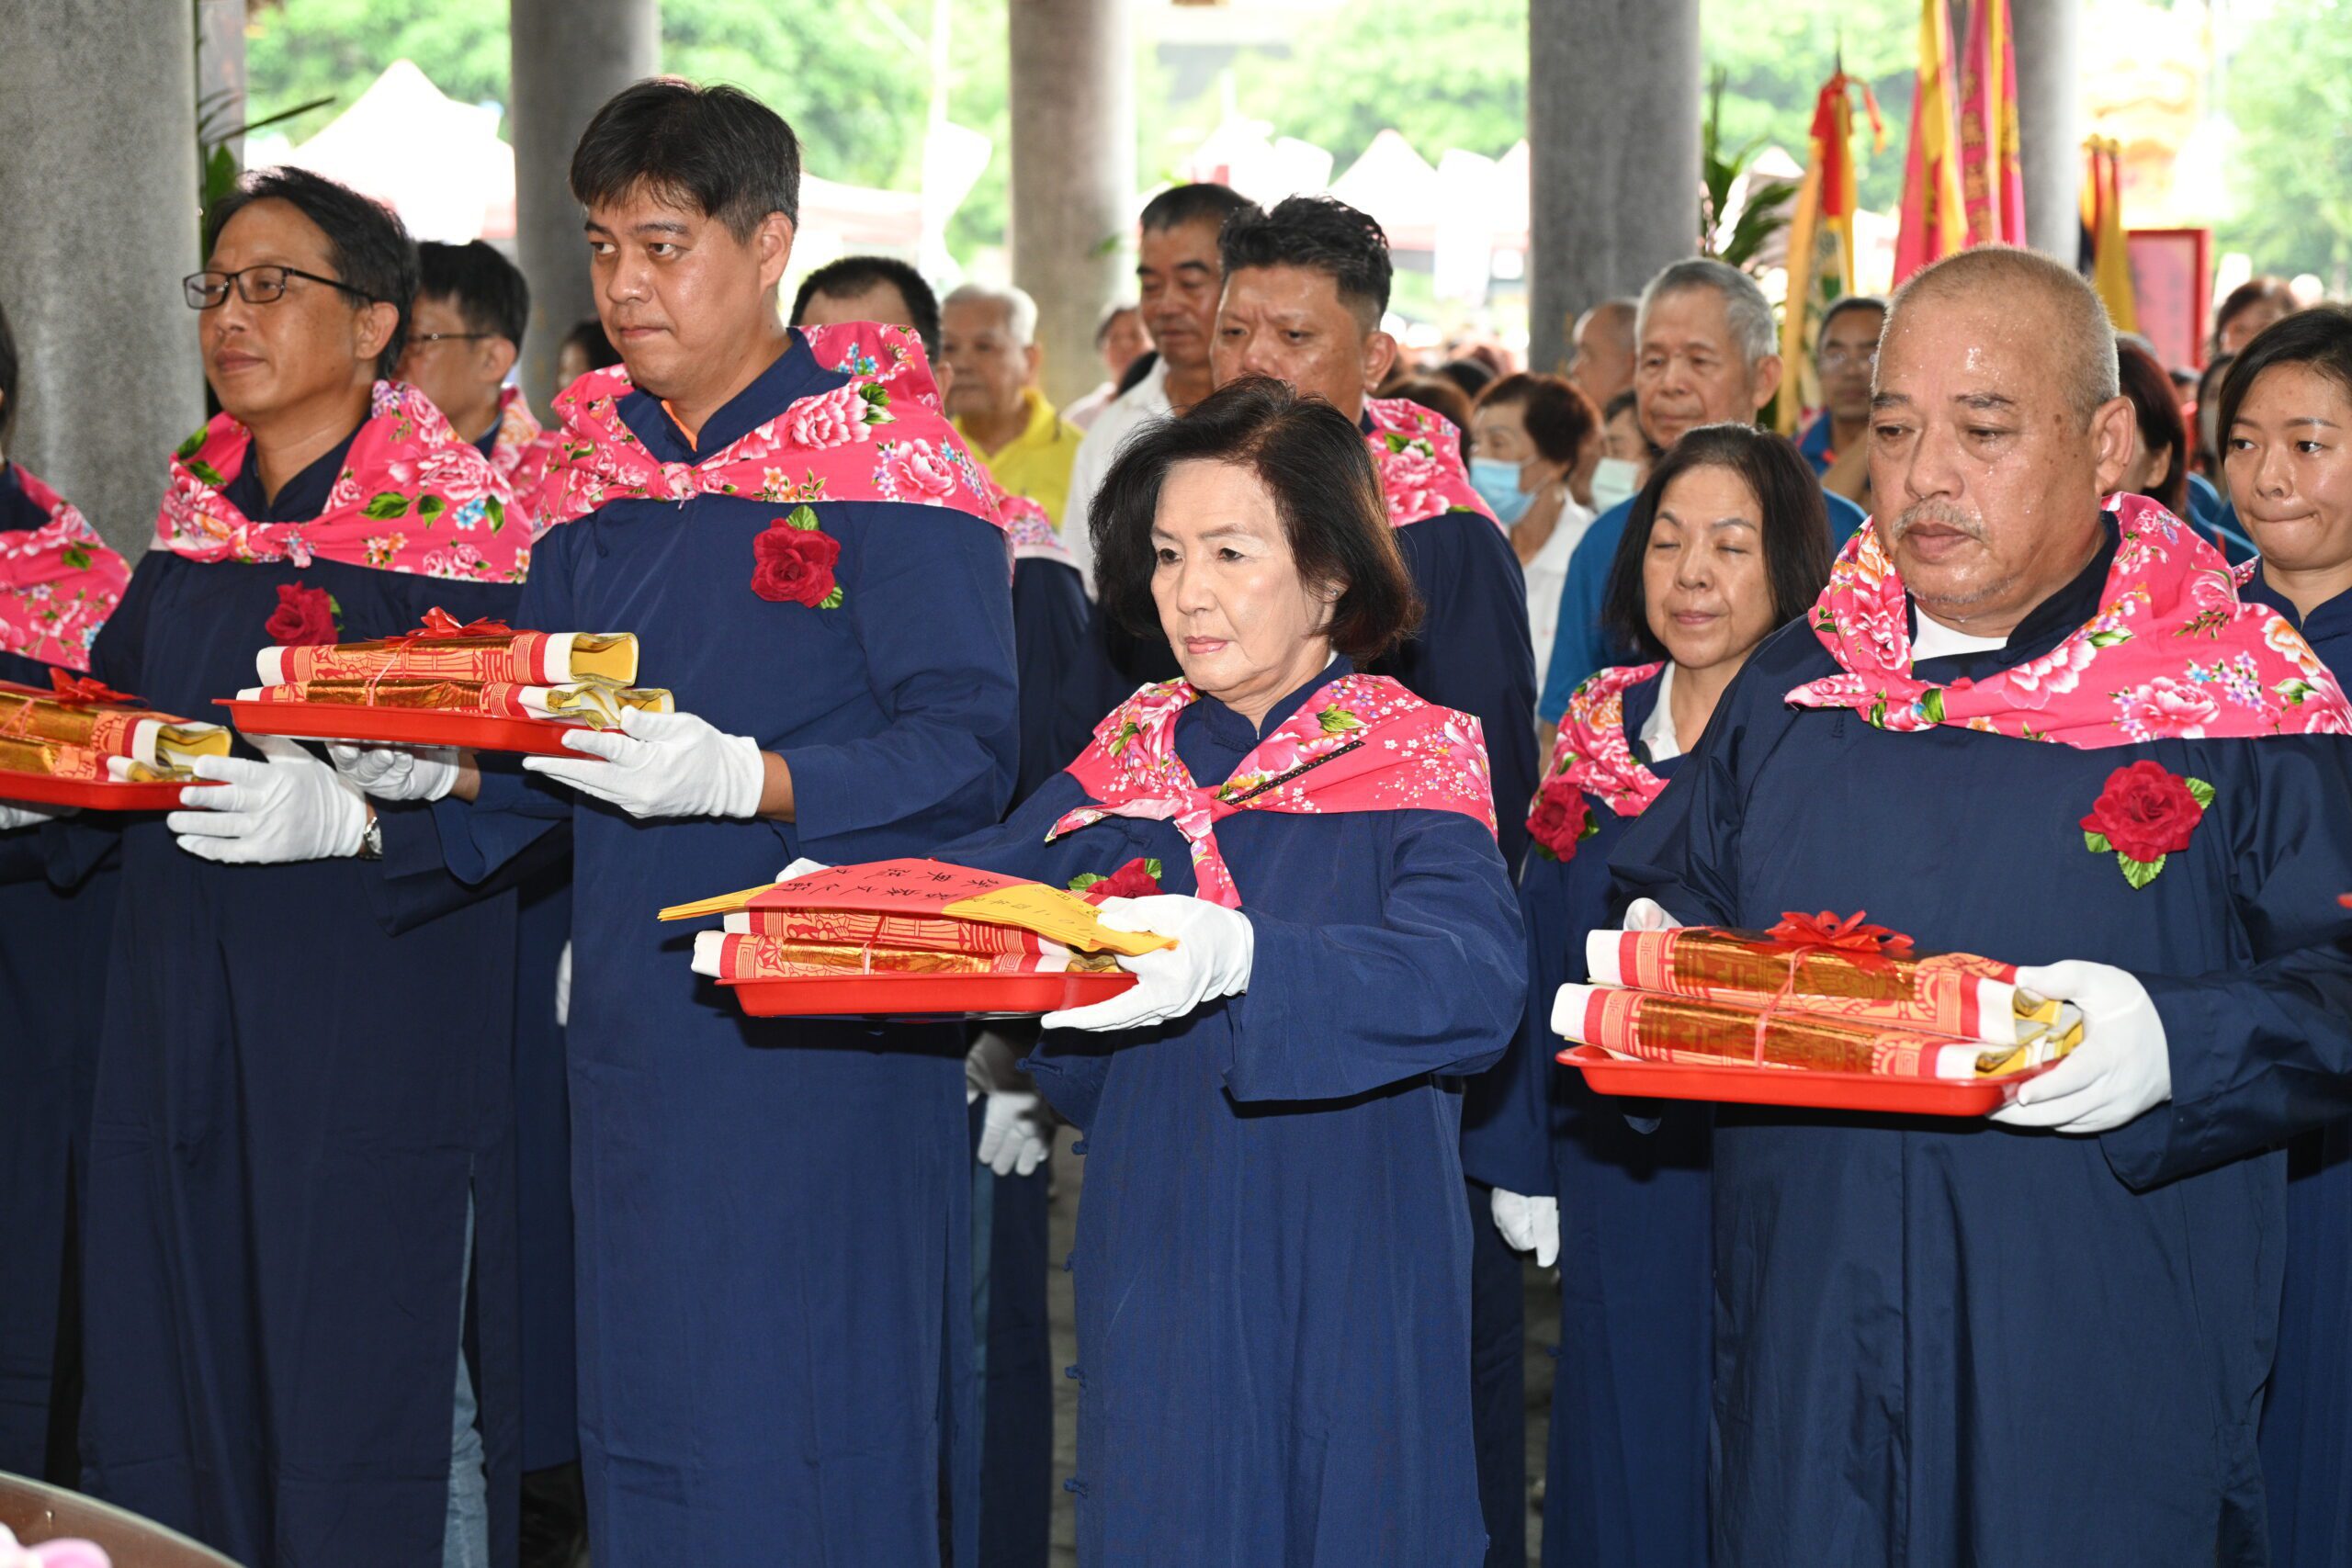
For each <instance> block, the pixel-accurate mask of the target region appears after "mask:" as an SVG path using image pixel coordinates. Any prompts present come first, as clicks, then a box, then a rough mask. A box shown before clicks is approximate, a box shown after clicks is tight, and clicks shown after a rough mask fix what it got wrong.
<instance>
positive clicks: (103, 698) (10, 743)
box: [0, 677, 229, 784]
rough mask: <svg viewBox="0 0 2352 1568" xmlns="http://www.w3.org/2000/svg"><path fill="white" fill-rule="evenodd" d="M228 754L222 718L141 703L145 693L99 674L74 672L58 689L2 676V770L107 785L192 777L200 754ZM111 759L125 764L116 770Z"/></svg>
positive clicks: (0, 756)
mask: <svg viewBox="0 0 2352 1568" xmlns="http://www.w3.org/2000/svg"><path fill="white" fill-rule="evenodd" d="M228 754H229V732H228V730H226V729H224V728H221V727H220V725H217V724H200V723H198V722H196V721H194V720H191V719H185V718H179V717H176V716H173V715H171V714H166V713H158V712H156V711H154V710H153V709H152V708H144V707H141V706H140V705H139V703H138V699H137V698H135V697H129V696H125V695H124V694H121V693H119V692H111V691H108V690H107V688H105V687H104V686H101V685H99V684H98V683H97V682H94V681H87V680H76V679H74V678H71V677H67V678H65V679H63V680H62V681H61V682H59V685H58V689H56V690H54V691H49V692H44V691H41V690H40V689H39V688H38V687H33V686H19V685H17V684H15V683H13V682H0V769H6V770H8V771H11V772H14V773H40V774H45V775H47V776H49V777H51V778H59V779H76V780H85V781H88V782H91V783H98V784H103V783H107V782H108V781H110V780H114V779H115V778H116V777H117V775H118V773H119V776H120V777H121V778H123V779H128V780H130V781H131V782H134V783H140V784H160V783H169V782H183V781H187V780H190V779H193V778H194V777H195V775H194V774H193V773H189V772H188V764H189V763H191V762H193V761H196V759H197V758H198V757H225V756H227V755H228ZM110 759H120V760H121V761H122V763H123V766H122V767H121V768H120V769H118V770H110V769H109V768H108V766H107V763H108V761H109V760H110Z"/></svg>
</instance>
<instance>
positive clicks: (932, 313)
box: [792, 256, 1091, 1568]
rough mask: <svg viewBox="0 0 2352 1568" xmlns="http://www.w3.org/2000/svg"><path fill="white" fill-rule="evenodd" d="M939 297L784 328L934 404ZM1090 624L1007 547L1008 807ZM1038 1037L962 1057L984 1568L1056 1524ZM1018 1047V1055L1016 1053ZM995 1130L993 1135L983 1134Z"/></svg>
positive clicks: (897, 271) (827, 314)
mask: <svg viewBox="0 0 2352 1568" xmlns="http://www.w3.org/2000/svg"><path fill="white" fill-rule="evenodd" d="M939 320H940V318H939V299H938V297H937V296H936V295H934V294H933V292H932V290H931V285H930V284H928V283H926V282H924V281H923V277H922V274H921V273H919V272H917V271H915V269H914V268H912V267H910V266H909V265H907V264H906V263H904V262H902V261H897V260H894V259H892V258H891V257H888V256H842V258H840V259H839V260H837V261H831V262H827V263H826V264H825V265H823V266H820V267H819V268H818V269H817V270H816V271H814V272H812V273H810V274H809V276H807V277H805V278H802V279H801V280H800V289H799V292H798V293H797V294H796V295H795V296H794V297H793V302H792V324H793V325H794V326H796V327H799V326H828V325H831V324H834V323H836V322H842V321H882V322H885V323H887V324H888V325H891V326H901V327H910V328H912V329H913V331H914V333H915V335H916V336H918V337H920V338H922V345H923V351H924V352H925V353H926V354H928V355H931V356H932V359H931V362H932V365H933V367H934V368H935V369H936V370H937V371H938V375H939V391H940V397H941V398H942V400H944V399H945V398H946V396H947V391H948V388H949V387H950V385H951V384H952V383H953V380H954V373H953V371H952V369H951V368H950V367H949V366H948V365H947V363H946V361H945V360H944V359H943V358H941V357H940V353H939ZM1089 619H1090V613H1089V609H1088V605H1087V601H1086V589H1085V586H1084V584H1083V583H1082V582H1081V581H1080V578H1079V572H1078V568H1077V565H1076V564H1075V563H1074V562H1073V561H1072V560H1071V559H1070V558H1069V555H1068V554H1067V553H1066V552H1062V553H1056V552H1053V551H1050V550H1046V549H1030V550H1026V551H1023V550H1021V549H1019V548H1018V547H1016V550H1015V555H1014V559H1013V563H1012V642H1013V647H1014V649H1015V650H1016V653H1017V658H1018V663H1019V666H1020V674H1021V768H1020V772H1019V773H1018V775H1017V776H1016V778H1015V780H1014V784H1013V798H1014V800H1015V801H1016V802H1017V801H1021V800H1025V799H1026V798H1028V796H1029V795H1030V794H1031V792H1032V791H1034V790H1035V788H1036V787H1037V785H1039V784H1043V783H1045V782H1046V780H1048V779H1050V778H1052V777H1053V776H1054V775H1055V774H1056V773H1059V772H1061V770H1062V769H1063V768H1064V767H1065V766H1066V765H1068V763H1069V760H1070V759H1071V758H1073V757H1075V756H1077V755H1078V754H1079V752H1080V750H1084V749H1085V746H1086V742H1087V741H1088V739H1091V731H1089V730H1086V729H1083V728H1080V729H1079V730H1078V731H1077V732H1076V733H1075V734H1072V733H1068V732H1067V731H1068V727H1067V726H1066V725H1064V724H1063V723H1062V722H1061V716H1062V715H1064V714H1066V713H1068V712H1069V711H1070V705H1069V703H1067V702H1066V701H1064V700H1063V699H1064V696H1065V693H1064V690H1063V686H1064V682H1067V681H1069V680H1070V679H1072V678H1074V677H1076V676H1078V675H1079V673H1080V670H1081V667H1082V661H1083V660H1085V658H1086V655H1087V638H1088V623H1089ZM1036 1033H1037V1031H1036V1028H1035V1025H1024V1024H1019V1023H1012V1024H998V1025H995V1026H993V1027H992V1028H990V1029H989V1030H986V1031H983V1032H981V1034H980V1035H979V1037H978V1040H976V1041H975V1043H974V1044H973V1047H972V1049H971V1050H970V1051H969V1052H968V1053H967V1055H966V1057H965V1062H966V1074H965V1076H966V1082H967V1090H966V1092H967V1094H969V1095H971V1096H973V1097H974V1098H975V1100H976V1102H977V1101H980V1100H984V1101H985V1102H986V1103H985V1104H982V1105H979V1107H978V1110H976V1111H974V1124H973V1138H974V1143H975V1152H976V1153H978V1154H979V1155H982V1156H989V1157H984V1158H983V1159H982V1160H981V1162H980V1163H981V1166H982V1168H981V1169H979V1170H977V1171H975V1172H974V1173H973V1178H972V1180H973V1186H972V1204H973V1213H972V1219H973V1225H972V1244H973V1254H972V1266H973V1268H974V1269H975V1270H976V1272H977V1273H978V1275H980V1276H982V1277H984V1278H985V1280H986V1284H985V1286H984V1288H982V1289H979V1290H977V1291H975V1292H973V1313H972V1318H973V1323H972V1332H973V1346H974V1348H975V1350H976V1352H977V1353H978V1356H979V1359H980V1365H981V1367H982V1369H983V1379H982V1382H981V1385H980V1410H981V1432H980V1520H979V1524H980V1557H979V1561H980V1563H981V1568H1021V1565H1023V1564H1026V1563H1034V1562H1043V1561H1044V1560H1045V1557H1046V1551H1047V1548H1048V1545H1049V1542H1050V1537H1051V1532H1052V1526H1053V1493H1052V1490H1051V1483H1052V1476H1053V1463H1054V1393H1053V1383H1052V1382H1051V1372H1050V1370H1049V1367H1050V1363H1051V1361H1052V1359H1053V1343H1052V1337H1051V1329H1050V1323H1049V1319H1048V1316H1047V1310H1046V1251H1047V1237H1048V1234H1049V1233H1048V1227H1049V1221H1050V1216H1049V1214H1048V1213H1047V1200H1048V1198H1049V1196H1050V1194H1049V1192H1048V1188H1049V1186H1050V1184H1051V1179H1050V1175H1049V1173H1048V1171H1047V1170H1046V1169H1045V1168H1044V1167H1046V1165H1047V1164H1048V1163H1049V1162H1050V1160H1051V1158H1052V1152H1053V1139H1054V1122H1053V1117H1052V1114H1051V1113H1050V1112H1049V1111H1046V1109H1045V1106H1044V1101H1043V1100H1040V1099H1039V1098H1038V1095H1037V1089H1036V1085H1035V1084H1034V1083H1032V1082H1030V1081H1029V1076H1028V1075H1027V1074H1026V1073H1023V1072H1022V1071H1021V1069H1020V1066H1019V1065H1018V1064H1019V1059H1020V1057H1021V1055H1022V1054H1023V1051H1025V1050H1026V1049H1027V1048H1028V1047H1029V1046H1031V1045H1034V1044H1035V1041H1036ZM1016 1037H1017V1039H1018V1040H1019V1042H1020V1043H1019V1045H1018V1046H1016V1045H1015V1044H1014V1040H1015V1038H1016ZM991 1130H994V1132H995V1134H996V1135H995V1136H994V1137H993V1138H990V1137H989V1132H990V1131H991Z"/></svg>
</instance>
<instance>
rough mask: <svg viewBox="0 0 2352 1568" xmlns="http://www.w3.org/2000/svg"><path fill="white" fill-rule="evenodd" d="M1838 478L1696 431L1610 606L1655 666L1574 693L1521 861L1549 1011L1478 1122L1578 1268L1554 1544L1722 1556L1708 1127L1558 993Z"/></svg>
mask: <svg viewBox="0 0 2352 1568" xmlns="http://www.w3.org/2000/svg"><path fill="white" fill-rule="evenodd" d="M1828 538H1829V525H1828V519H1827V516H1826V508H1825V505H1824V502H1823V501H1822V491H1821V488H1820V486H1819V484H1818V483H1817V482H1815V479H1814V477H1813V474H1812V471H1811V469H1810V468H1809V467H1808V466H1807V465H1806V463H1805V461H1804V458H1803V457H1800V456H1798V454H1797V450H1796V448H1795V447H1794V446H1791V445H1790V444H1789V443H1788V442H1787V441H1785V440H1783V439H1781V437H1780V436H1777V435H1772V434H1766V433H1765V432H1762V431H1758V430H1757V429H1754V428H1753V427H1751V426H1748V425H1744V424H1715V425H1707V426H1704V427H1702V428H1700V429H1698V430H1694V431H1691V433H1690V434H1687V435H1685V436H1683V438H1682V439H1681V440H1680V441H1679V442H1677V443H1676V444H1675V446H1674V448H1673V450H1671V451H1670V452H1668V454H1667V455H1666V456H1665V457H1661V458H1659V459H1658V463H1657V468H1654V469H1653V470H1652V471H1651V473H1650V477H1649V479H1648V481H1647V482H1646V483H1645V485H1644V486H1643V488H1642V490H1641V491H1640V493H1639V494H1638V495H1637V496H1636V497H1635V498H1634V510H1633V515H1632V516H1631V518H1630V519H1629V520H1628V521H1627V523H1626V525H1625V533H1624V536H1623V539H1621V540H1620V541H1619V543H1618V547H1617V554H1616V556H1615V558H1614V559H1613V561H1612V563H1611V570H1610V577H1609V585H1608V596H1607V598H1606V600H1605V602H1604V612H1603V613H1604V616H1605V618H1606V621H1607V624H1608V626H1609V628H1610V634H1611V637H1612V639H1613V640H1615V641H1617V642H1619V643H1620V644H1629V645H1632V646H1634V647H1636V648H1638V649H1640V650H1641V653H1642V657H1643V658H1644V660H1646V662H1644V663H1642V664H1638V665H1633V666H1628V667H1624V668H1620V669H1613V670H1603V671H1600V672H1599V673H1598V674H1595V675H1594V676H1592V677H1591V678H1590V679H1589V680H1587V681H1586V682H1584V684H1583V685H1581V686H1579V687H1577V692H1576V694H1575V696H1574V697H1572V698H1571V699H1570V700H1569V702H1568V706H1567V712H1566V715H1565V716H1563V718H1562V720H1561V724H1560V739H1559V745H1558V747H1557V749H1556V750H1555V751H1554V753H1553V757H1552V765H1551V768H1550V770H1549V772H1548V773H1547V774H1546V777H1545V781H1544V787H1543V790H1542V792H1541V793H1540V794H1539V795H1537V797H1536V801H1535V808H1534V812H1533V814H1532V816H1531V817H1530V818H1529V820H1528V831H1529V834H1530V835H1531V837H1532V840H1533V847H1532V849H1531V850H1530V851H1529V852H1528V857H1527V863H1526V864H1525V865H1524V866H1523V867H1522V868H1521V874H1520V911H1521V917H1522V919H1524V921H1525V923H1526V927H1527V976H1528V981H1529V986H1528V998H1529V1001H1528V1010H1527V1016H1526V1018H1525V1020H1524V1021H1522V1023H1521V1026H1520V1033H1519V1038H1518V1040H1517V1041H1516V1042H1515V1043H1513V1044H1512V1047H1511V1052H1510V1055H1509V1056H1508V1057H1507V1058H1506V1059H1505V1061H1504V1062H1503V1064H1502V1065H1501V1066H1498V1067H1496V1068H1495V1069H1494V1072H1493V1074H1492V1075H1491V1076H1490V1078H1489V1080H1488V1082H1487V1085H1486V1086H1485V1087H1486V1088H1487V1089H1492V1090H1494V1091H1496V1092H1494V1093H1492V1094H1490V1095H1487V1096H1484V1097H1482V1103H1481V1105H1480V1107H1479V1110H1480V1114H1479V1116H1478V1117H1477V1119H1476V1123H1475V1124H1473V1125H1468V1126H1465V1128H1464V1133H1463V1161H1464V1165H1465V1166H1466V1167H1467V1168H1468V1169H1469V1172H1470V1174H1471V1175H1472V1176H1473V1177H1475V1178H1476V1179H1479V1180H1482V1181H1486V1182H1489V1183H1491V1184H1492V1185H1493V1186H1494V1189H1495V1193H1494V1220H1495V1224H1496V1227H1497V1228H1498V1230H1499V1231H1500V1232H1501V1233H1502V1235H1503V1236H1504V1238H1505V1239H1506V1240H1507V1241H1509V1242H1510V1244H1511V1245H1512V1246H1513V1247H1518V1248H1519V1249H1521V1250H1522V1251H1528V1250H1532V1251H1533V1252H1534V1254H1535V1260H1536V1262H1537V1263H1538V1264H1540V1265H1549V1264H1550V1263H1552V1262H1553V1261H1554V1259H1555V1258H1557V1260H1558V1262H1559V1265H1560V1272H1561V1305H1560V1358H1559V1362H1558V1367H1557V1371H1555V1375H1554V1380H1553V1385H1552V1423H1551V1433H1552V1436H1551V1458H1550V1478H1551V1479H1550V1482H1549V1484H1548V1487H1547V1489H1546V1492H1545V1495H1544V1562H1547V1563H1555V1564H1567V1565H1571V1568H1602V1565H1611V1568H1613V1565H1615V1564H1620V1563H1679V1562H1705V1561H1706V1558H1707V1487H1706V1483H1707V1431H1708V1410H1709V1404H1708V1401H1709V1395H1710V1391H1711V1382H1710V1371H1709V1356H1710V1353H1711V1352H1710V1345H1711V1342H1712V1333H1711V1328H1710V1315H1709V1314H1710V1313H1711V1311H1712V1303H1713V1295H1712V1292H1711V1290H1710V1288H1709V1283H1708V1280H1709V1268H1710V1252H1709V1224H1710V1215H1711V1207H1710V1199H1709V1190H1708V1182H1709V1174H1708V1124H1707V1122H1706V1120H1705V1118H1704V1116H1703V1115H1702V1113H1701V1112H1700V1111H1697V1110H1696V1109H1695V1108H1693V1107H1690V1106H1660V1107H1651V1108H1650V1111H1651V1113H1653V1114H1656V1115H1657V1117H1658V1122H1657V1125H1656V1127H1655V1128H1654V1129H1653V1130H1649V1131H1638V1130H1636V1129H1634V1127H1633V1126H1631V1125H1630V1124H1629V1123H1628V1122H1626V1120H1625V1116H1624V1107H1623V1102H1621V1101H1616V1100H1610V1099H1609V1098H1607V1097H1606V1096H1596V1095H1594V1094H1593V1093H1592V1092H1591V1091H1590V1090H1589V1089H1586V1088H1585V1087H1584V1079H1583V1077H1582V1076H1581V1075H1580V1074H1577V1073H1575V1072H1572V1071H1569V1070H1567V1069H1566V1068H1563V1067H1560V1066H1556V1065H1555V1062H1554V1059H1553V1058H1554V1053H1555V1052H1556V1051H1557V1050H1558V1049H1559V1039H1558V1037H1557V1036H1556V1035H1555V1034H1554V1033H1553V1032H1552V1028H1551V1010H1552V998H1554V996H1555V995H1556V994H1557V992H1558V991H1559V989H1560V987H1561V985H1562V984H1563V983H1564V982H1567V981H1572V980H1582V979H1583V978H1584V977H1585V974H1586V966H1585V946H1584V943H1585V933H1586V932H1587V931H1595V930H1600V929H1603V928H1607V927H1611V926H1614V925H1617V924H1619V923H1620V915H1619V911H1620V909H1621V908H1622V905H1623V897H1622V896H1621V895H1620V894H1619V892H1618V891H1617V889H1616V888H1615V887H1614V886H1612V884H1611V878H1610V874H1609V857H1610V852H1611V850H1612V849H1613V848H1614V847H1615V845H1616V843H1617V840H1618V839H1619V838H1620V836H1621V835H1622V834H1623V832H1624V829H1625V825H1626V824H1627V823H1628V822H1630V821H1632V820H1633V819H1634V818H1635V817H1638V816H1639V815H1640V814H1641V813H1642V811H1643V810H1644V809H1645V807H1647V806H1648V805H1649V803H1650V802H1651V801H1652V800H1654V799H1656V798H1657V795H1658V794H1659V792H1661V791H1662V790H1664V789H1665V788H1666V784H1667V781H1668V779H1669V778H1670V777H1671V776H1672V774H1673V773H1674V772H1675V769H1676V766H1677V764H1678V763H1679V761H1680V759H1681V757H1682V756H1683V755H1684V754H1685V753H1686V752H1688V751H1690V750H1691V749H1692V748H1693V747H1694V746H1696V745H1697V744H1698V740H1699V737H1700V735H1701V734H1702V732H1703V731H1704V730H1705V728H1706V727H1707V723H1708V720H1709V719H1710V718H1711V717H1712V716H1713V711H1714V706H1715V703H1716V701H1717V699H1718V698H1719V697H1720V696H1721V695H1722V694H1723V692H1724V688H1725V687H1726V686H1728V685H1729V684H1730V682H1731V679H1732V677H1733V676H1734V675H1736V673H1737V672H1738V671H1739V669H1740V667H1741V665H1742V664H1744V663H1745V662H1746V661H1747V656H1748V654H1749V653H1750V652H1751V651H1752V650H1753V649H1755V648H1756V647H1757V645H1758V643H1760V642H1761V641H1763V639H1764V638H1765V637H1768V636H1770V634H1771V633H1772V632H1773V631H1774V629H1775V628H1778V627H1781V626H1786V625H1788V624H1789V623H1790V622H1791V621H1794V620H1800V619H1801V618H1802V617H1803V615H1804V613H1805V611H1806V610H1807V609H1809V608H1810V607H1811V606H1812V604H1813V603H1814V601H1815V599H1816V598H1817V597H1818V596H1819V594H1820V592H1821V589H1822V586H1823V584H1824V583H1826V582H1827V581H1828V580H1829V566H1830V556H1829V544H1828Z"/></svg>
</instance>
